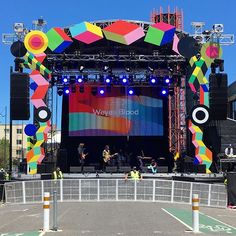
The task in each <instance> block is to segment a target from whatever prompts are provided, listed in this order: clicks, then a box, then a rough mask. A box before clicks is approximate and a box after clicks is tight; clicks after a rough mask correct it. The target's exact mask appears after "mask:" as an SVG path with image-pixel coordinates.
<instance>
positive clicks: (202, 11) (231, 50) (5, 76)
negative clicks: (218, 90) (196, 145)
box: [0, 0, 236, 122]
mask: <svg viewBox="0 0 236 236" xmlns="http://www.w3.org/2000/svg"><path fill="white" fill-rule="evenodd" d="M160 6H162V7H163V11H167V7H168V6H170V8H171V10H173V9H174V7H178V8H179V9H180V8H181V9H183V11H184V30H185V31H186V32H189V33H191V32H192V28H191V22H193V21H195V22H199V21H201V22H202V21H203V22H205V23H206V29H211V28H212V25H213V24H215V23H222V24H224V33H225V34H227V33H229V34H235V35H236V25H235V14H236V10H235V9H236V1H235V0H227V1H220V0H204V1H203V0H198V1H192V0H172V1H171V0H169V1H164V0H162V1H158V0H118V1H111V0H84V1H81V0H68V1H63V0H41V1H32V0H31V1H30V0H8V1H3V2H2V3H1V10H0V34H1V35H2V33H11V32H12V30H13V24H14V22H24V23H25V26H26V27H27V28H31V27H32V20H35V19H38V18H39V17H41V16H42V17H43V18H44V19H45V20H46V21H47V22H48V25H47V30H49V29H50V28H51V27H65V26H69V25H72V24H75V23H79V22H81V21H93V20H108V19H129V20H143V21H150V12H151V10H152V9H154V8H156V9H159V7H160ZM234 56H236V46H235V45H232V46H224V47H223V59H224V60H225V72H227V73H228V75H229V84H230V83H232V82H233V81H234V80H235V79H236V69H235V60H234ZM13 60H14V58H13V56H12V55H11V53H10V47H9V46H7V45H4V44H2V43H0V81H1V92H0V114H3V113H4V107H5V106H8V110H9V103H10V101H9V97H10V95H9V94H10V92H9V84H10V83H9V68H10V66H11V65H13ZM0 122H3V121H2V118H0Z"/></svg>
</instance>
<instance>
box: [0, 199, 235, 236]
mask: <svg viewBox="0 0 236 236" xmlns="http://www.w3.org/2000/svg"><path fill="white" fill-rule="evenodd" d="M200 212H201V214H200V231H201V232H202V233H201V234H200V235H236V210H229V209H217V208H206V207H201V208H200ZM50 214H51V217H50V220H51V222H50V226H51V227H52V225H53V224H52V209H51V211H50ZM191 215H192V212H191V205H183V204H169V203H159V202H158V203H157V202H155V203H150V202H80V203H60V202H58V226H59V231H58V232H46V233H42V232H40V231H39V230H40V229H42V226H43V206H42V204H34V205H2V206H1V207H0V236H10V235H15V236H16V235H18V236H20V235H28V236H34V235H46V236H48V235H49V236H50V235H58V236H59V235H61V236H62V235H72V236H73V235H82V236H113V235H114V236H115V235H124V236H149V235H150V236H151V235H173V236H179V235H189V234H190V235H194V234H193V233H192V232H191ZM208 216H209V217H208ZM211 217H213V218H214V219H217V220H219V221H220V222H218V221H217V222H216V221H215V220H214V219H212V218H211ZM223 223H225V224H226V225H225V224H223ZM230 226H232V227H230ZM234 227H235V228H234Z"/></svg>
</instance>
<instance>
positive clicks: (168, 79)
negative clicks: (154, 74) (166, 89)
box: [164, 76, 170, 84]
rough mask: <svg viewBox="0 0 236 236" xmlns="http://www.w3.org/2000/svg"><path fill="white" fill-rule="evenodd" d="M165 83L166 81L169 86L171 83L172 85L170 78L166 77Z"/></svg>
mask: <svg viewBox="0 0 236 236" xmlns="http://www.w3.org/2000/svg"><path fill="white" fill-rule="evenodd" d="M164 81H165V83H166V84H169V83H170V78H169V77H168V76H166V77H165V78H164Z"/></svg>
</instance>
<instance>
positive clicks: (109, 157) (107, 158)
mask: <svg viewBox="0 0 236 236" xmlns="http://www.w3.org/2000/svg"><path fill="white" fill-rule="evenodd" d="M116 155H118V153H114V154H112V155H110V154H105V155H104V156H103V161H104V162H105V163H107V162H108V161H110V160H111V158H112V157H114V156H116Z"/></svg>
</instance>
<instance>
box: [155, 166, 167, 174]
mask: <svg viewBox="0 0 236 236" xmlns="http://www.w3.org/2000/svg"><path fill="white" fill-rule="evenodd" d="M157 173H168V166H157Z"/></svg>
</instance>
